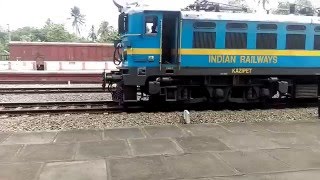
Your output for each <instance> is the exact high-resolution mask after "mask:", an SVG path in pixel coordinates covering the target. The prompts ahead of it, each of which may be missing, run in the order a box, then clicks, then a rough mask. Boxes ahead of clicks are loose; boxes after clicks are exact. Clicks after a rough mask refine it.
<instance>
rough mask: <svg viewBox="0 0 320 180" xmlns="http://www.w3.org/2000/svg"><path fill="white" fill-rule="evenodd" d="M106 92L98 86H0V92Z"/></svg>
mask: <svg viewBox="0 0 320 180" xmlns="http://www.w3.org/2000/svg"><path fill="white" fill-rule="evenodd" d="M50 93H107V91H106V90H103V89H102V88H99V87H79V88H78V87H77V88H74V87H41V88H0V94H50Z"/></svg>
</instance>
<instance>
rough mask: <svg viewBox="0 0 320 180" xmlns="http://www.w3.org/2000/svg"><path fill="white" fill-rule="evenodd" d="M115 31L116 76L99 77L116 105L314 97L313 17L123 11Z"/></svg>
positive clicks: (316, 42) (318, 39)
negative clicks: (118, 37)
mask: <svg viewBox="0 0 320 180" xmlns="http://www.w3.org/2000/svg"><path fill="white" fill-rule="evenodd" d="M290 10H291V12H294V11H292V8H291V9H290ZM119 33H120V34H121V40H120V41H117V42H116V43H115V47H116V51H115V63H119V64H120V67H119V70H118V71H112V72H110V73H106V74H104V80H105V82H106V83H107V84H109V86H111V85H113V84H116V88H115V89H113V90H111V89H110V90H111V91H112V95H113V96H112V97H113V100H114V101H116V102H120V103H128V102H137V101H139V98H138V94H143V95H145V96H147V97H148V98H149V100H150V101H152V100H154V101H163V102H183V103H195V102H217V103H220V102H236V103H250V102H263V101H265V100H268V99H271V98H275V97H277V98H283V97H287V98H292V99H296V98H317V97H318V84H319V83H318V76H319V75H320V17H319V16H301V15H295V14H290V15H271V14H267V15H262V16H261V15H258V14H255V13H247V12H233V13H230V12H222V11H221V10H220V8H219V5H217V6H213V8H211V10H210V11H207V10H201V7H200V6H199V7H196V10H192V9H191V10H190V9H185V10H181V9H176V10H175V9H173V10H171V9H170V10H168V9H166V10H165V9H159V8H154V7H148V6H146V7H144V6H137V7H131V8H128V9H123V10H122V13H121V14H120V15H119Z"/></svg>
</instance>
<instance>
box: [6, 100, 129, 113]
mask: <svg viewBox="0 0 320 180" xmlns="http://www.w3.org/2000/svg"><path fill="white" fill-rule="evenodd" d="M122 111H123V107H122V106H119V105H117V104H116V103H114V102H112V101H82V102H75V101H72V102H33V103H0V114H30V113H59V112H122Z"/></svg>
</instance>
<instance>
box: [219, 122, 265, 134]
mask: <svg viewBox="0 0 320 180" xmlns="http://www.w3.org/2000/svg"><path fill="white" fill-rule="evenodd" d="M219 125H220V126H222V127H224V128H225V129H227V130H229V131H231V132H232V133H234V134H261V133H266V132H268V130H267V129H266V128H265V127H263V126H261V125H259V124H256V123H222V124H219Z"/></svg>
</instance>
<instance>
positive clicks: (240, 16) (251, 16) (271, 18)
mask: <svg viewBox="0 0 320 180" xmlns="http://www.w3.org/2000/svg"><path fill="white" fill-rule="evenodd" d="M181 14H182V18H183V19H199V20H229V21H254V22H285V23H304V24H320V17H317V16H302V15H294V14H290V15H273V14H259V13H225V12H196V11H181Z"/></svg>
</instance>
